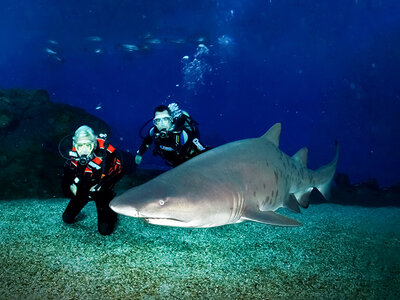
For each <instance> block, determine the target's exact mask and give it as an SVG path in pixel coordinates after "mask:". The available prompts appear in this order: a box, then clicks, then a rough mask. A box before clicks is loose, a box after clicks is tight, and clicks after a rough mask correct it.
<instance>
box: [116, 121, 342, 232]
mask: <svg viewBox="0 0 400 300" xmlns="http://www.w3.org/2000/svg"><path fill="white" fill-rule="evenodd" d="M280 133H281V124H280V123H276V124H275V125H273V126H272V127H271V128H270V129H269V130H268V131H267V132H266V133H265V134H264V135H262V136H261V137H258V138H249V139H243V140H238V141H234V142H231V143H227V144H224V145H222V146H219V147H216V148H214V149H211V150H208V151H207V152H204V153H202V154H200V155H198V156H196V157H194V158H192V159H190V160H188V161H186V162H185V163H183V164H181V165H179V166H177V167H176V168H174V169H171V170H169V171H166V172H165V173H162V174H161V175H159V176H157V177H155V178H153V179H151V180H150V181H148V182H146V183H144V184H142V185H139V186H136V187H133V188H131V189H129V190H127V191H126V192H124V193H122V194H121V195H119V196H118V197H116V198H114V200H112V201H111V202H110V207H111V209H112V210H114V211H115V212H117V213H119V214H122V215H126V216H131V217H135V218H141V219H144V220H145V221H147V222H148V223H150V224H156V225H164V226H174V227H190V228H208V227H216V226H222V225H227V224H235V223H240V222H244V221H254V222H260V223H264V224H269V225H274V226H299V225H301V223H300V222H298V221H297V220H295V219H292V218H289V217H287V216H285V215H283V214H281V213H278V212H276V210H278V209H279V208H282V207H283V208H286V209H289V210H291V211H294V212H297V213H299V212H300V208H307V207H308V205H309V198H310V195H311V193H313V192H314V191H317V192H319V194H322V195H323V196H324V197H325V198H329V193H330V185H331V181H332V179H333V177H334V174H335V171H336V165H337V162H338V157H339V146H338V144H337V143H336V153H335V155H334V158H333V160H332V161H331V162H330V163H328V164H326V165H324V166H322V167H320V168H318V169H316V170H311V169H308V168H307V157H308V149H307V148H305V147H304V148H302V149H300V150H299V151H298V152H297V153H295V154H294V155H293V156H288V155H287V154H285V153H284V152H282V151H281V150H280V149H279V137H280Z"/></svg>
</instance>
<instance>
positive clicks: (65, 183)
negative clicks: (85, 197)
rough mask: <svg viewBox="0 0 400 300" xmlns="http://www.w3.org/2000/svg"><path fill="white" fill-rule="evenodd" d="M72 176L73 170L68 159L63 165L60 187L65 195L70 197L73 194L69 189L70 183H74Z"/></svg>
mask: <svg viewBox="0 0 400 300" xmlns="http://www.w3.org/2000/svg"><path fill="white" fill-rule="evenodd" d="M74 178H75V172H74V170H73V169H72V168H71V166H70V163H69V161H67V162H66V163H65V165H64V172H63V175H62V180H61V188H62V192H63V194H64V196H65V197H68V198H70V197H72V196H74V195H73V193H72V191H71V185H72V184H73V183H74Z"/></svg>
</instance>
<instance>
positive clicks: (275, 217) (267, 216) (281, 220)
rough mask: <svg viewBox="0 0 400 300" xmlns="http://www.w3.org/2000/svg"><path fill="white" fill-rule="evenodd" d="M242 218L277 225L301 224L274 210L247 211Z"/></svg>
mask: <svg viewBox="0 0 400 300" xmlns="http://www.w3.org/2000/svg"><path fill="white" fill-rule="evenodd" d="M242 219H244V220H249V221H254V222H259V223H265V224H270V225H277V226H300V225H301V223H299V222H297V221H296V220H293V219H290V218H288V217H285V216H282V215H279V214H277V213H275V212H273V211H246V212H245V213H244V215H243V216H242Z"/></svg>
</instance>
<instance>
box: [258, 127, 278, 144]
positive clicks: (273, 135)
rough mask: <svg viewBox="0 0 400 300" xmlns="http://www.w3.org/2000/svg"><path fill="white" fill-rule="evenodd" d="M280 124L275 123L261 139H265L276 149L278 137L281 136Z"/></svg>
mask: <svg viewBox="0 0 400 300" xmlns="http://www.w3.org/2000/svg"><path fill="white" fill-rule="evenodd" d="M281 128H282V125H281V123H275V124H274V125H273V126H272V127H271V128H270V129H268V131H267V132H266V133H265V134H264V135H263V136H262V137H261V138H262V139H267V140H269V141H270V142H271V143H273V144H274V145H275V146H276V147H279V137H280V135H281Z"/></svg>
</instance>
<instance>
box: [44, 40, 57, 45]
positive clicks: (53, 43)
mask: <svg viewBox="0 0 400 300" xmlns="http://www.w3.org/2000/svg"><path fill="white" fill-rule="evenodd" d="M47 42H48V43H49V44H52V45H58V42H57V41H55V40H47Z"/></svg>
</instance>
